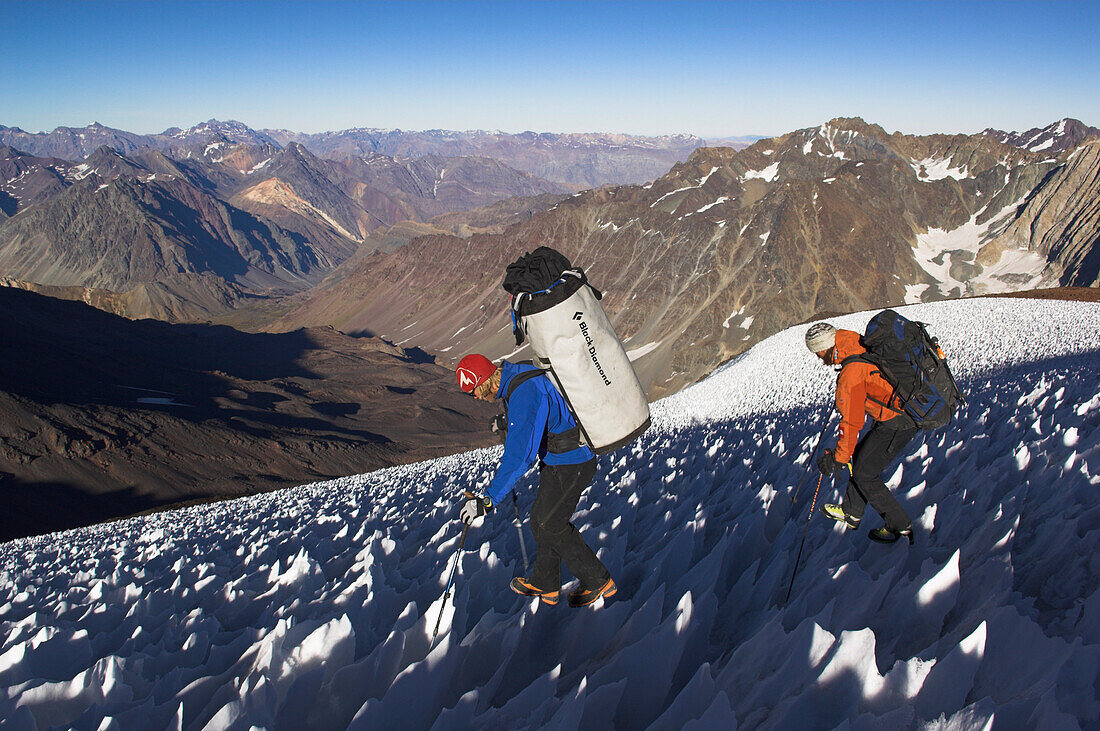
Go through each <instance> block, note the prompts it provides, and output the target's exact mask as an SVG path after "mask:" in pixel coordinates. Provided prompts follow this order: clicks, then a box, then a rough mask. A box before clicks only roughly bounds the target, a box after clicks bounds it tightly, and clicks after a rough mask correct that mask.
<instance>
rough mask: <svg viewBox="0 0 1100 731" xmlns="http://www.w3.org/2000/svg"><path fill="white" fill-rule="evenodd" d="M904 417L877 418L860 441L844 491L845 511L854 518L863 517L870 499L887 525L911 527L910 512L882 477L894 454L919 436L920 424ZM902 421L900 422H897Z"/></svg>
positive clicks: (891, 526)
mask: <svg viewBox="0 0 1100 731" xmlns="http://www.w3.org/2000/svg"><path fill="white" fill-rule="evenodd" d="M901 419H902V417H898V416H896V417H894V418H893V419H890V421H876V422H875V423H874V425H873V426H872V427H871V429H870V430H869V431H868V432H867V433H866V434H865V435H863V439H861V440H860V441H859V444H857V445H856V451H855V455H853V457H852V479H851V480H849V481H848V492H847V493H846V494H845V495H844V512H845V513H847V514H848V515H850V516H852V517H853V518H862V517H863V511H864V510H865V509H866V508H867V504H868V503H870V504H871V507H872V508H874V509H875V510H877V511H878V513H879V515H881V516H882V519H883V520H884V521H885V522H886V527H887V528H888V529H890V530H892V531H899V530H902V529H904V528H908V527H910V520H909V516H908V515H907V514H906V512H905V508H903V507H901V503H899V502H898V501H897V498H895V497H894V496H893V495H892V494H891V493H890V488H888V487H886V483H885V482H883V480H882V473H883V471H885V470H886V468H887V467H889V466H890V463H891V462H892V461H894V457H896V456H898V453H899V452H901V450H902V449H904V448H905V445H906V444H908V443H909V441H910V440H911V439H912V438H913V437H914V436H916V434H917V427H915V426H913V425H912V422H911V421H908V419H906V422H907V423H905V424H901V423H900V420H901ZM894 421H899V425H894V424H893V422H894Z"/></svg>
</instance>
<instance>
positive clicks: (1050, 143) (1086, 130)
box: [982, 117, 1100, 153]
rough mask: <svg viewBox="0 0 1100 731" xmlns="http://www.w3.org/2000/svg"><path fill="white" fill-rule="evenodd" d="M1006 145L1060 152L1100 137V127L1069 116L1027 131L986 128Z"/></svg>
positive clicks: (1037, 150) (1033, 150)
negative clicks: (1091, 125) (1004, 130)
mask: <svg viewBox="0 0 1100 731" xmlns="http://www.w3.org/2000/svg"><path fill="white" fill-rule="evenodd" d="M982 134H983V135H984V136H987V137H990V138H992V139H995V140H997V141H998V142H1002V143H1004V144H1006V145H1012V146H1013V147H1019V148H1022V149H1025V150H1028V151H1029V152H1051V153H1059V152H1065V151H1067V150H1072V149H1073V148H1075V147H1077V146H1078V145H1081V144H1082V143H1084V142H1085V141H1087V140H1090V139H1100V129H1097V128H1096V127H1089V126H1088V125H1086V124H1084V123H1083V122H1081V121H1080V120H1077V119H1071V118H1069V117H1067V118H1065V119H1060V120H1058V121H1057V122H1052V123H1051V124H1048V125H1047V126H1046V127H1036V128H1034V129H1029V130H1028V131H1026V132H1003V131H1001V130H997V129H992V128H989V129H986V130H984V131H983V132H982Z"/></svg>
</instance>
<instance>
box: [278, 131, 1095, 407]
mask: <svg viewBox="0 0 1100 731" xmlns="http://www.w3.org/2000/svg"><path fill="white" fill-rule="evenodd" d="M1078 149H1084V150H1091V147H1089V145H1088V144H1086V145H1085V146H1084V147H1083V148H1078ZM1080 154H1081V158H1080V160H1081V161H1082V162H1087V163H1088V164H1087V165H1084V166H1081V165H1079V166H1077V167H1082V168H1084V169H1082V170H1081V171H1080V172H1077V173H1070V172H1067V171H1068V170H1069V169H1070V168H1072V167H1073V166H1072V165H1070V166H1067V163H1066V161H1065V160H1063V159H1058V158H1055V159H1051V158H1049V157H1048V153H1046V152H1042V153H1033V152H1029V151H1027V150H1023V149H1020V148H1018V147H1015V146H1011V145H1006V144H1003V143H1001V142H998V141H996V140H993V139H991V138H989V137H988V136H983V135H934V136H927V137H913V136H906V135H900V134H893V135H891V134H887V133H886V132H885V130H883V129H882V128H881V127H879V126H877V125H869V124H867V123H865V122H864V121H863V120H859V119H837V120H833V121H831V122H829V123H826V124H822V125H819V126H817V127H811V128H807V129H804V130H797V131H795V132H792V133H788V134H786V135H783V136H780V137H776V138H771V139H768V140H761V141H759V142H757V143H755V144H754V145H752V146H750V147H748V148H746V149H744V150H741V151H736V150H732V149H728V148H700V149H699V150H696V151H694V152H693V153H692V155H691V156H690V157H689V158H688V160H686V161H685V162H683V163H679V164H678V165H676V166H674V167H673V168H672V169H671V170H670V171H669V173H668V174H667V175H665V176H663V177H661V178H659V179H657V180H655V181H654V182H652V183H651V184H647V185H645V186H618V187H611V188H606V189H600V190H589V191H584V192H582V193H579V194H577V195H575V196H572V197H570V198H567V199H565V200H563V201H561V202H560V203H559V204H558V205H557V206H555V207H554V208H553V209H551V210H549V211H545V212H541V213H537V214H535V215H534V216H533V217H532V218H530V219H528V220H526V221H523V222H520V223H516V224H514V225H512V226H511V227H509V228H508V229H506V230H505V231H504V232H502V233H501V234H498V235H492V234H485V235H475V236H473V237H471V238H469V239H458V238H455V237H446V236H438V235H432V236H425V237H422V238H418V239H413V240H412V241H410V242H409V244H408V245H407V246H405V247H404V248H402V249H400V250H398V251H396V252H393V253H392V254H387V255H382V254H376V255H371V256H368V257H366V258H364V259H361V260H359V261H358V269H357V271H355V272H353V273H348V274H347V275H346V276H345V278H344V279H343V282H342V283H341V284H339V285H337V286H335V287H329V288H326V289H325V290H323V291H322V290H318V291H316V292H314V293H312V296H310V297H309V298H307V302H306V303H305V304H303V305H301V306H300V307H299V308H298V309H297V310H295V311H293V312H291V313H289V314H288V315H286V316H285V317H284V318H283V319H282V320H280V321H279V322H277V323H276V324H275V326H274V328H273V329H276V330H277V329H280V328H282V327H291V326H298V325H301V324H304V323H311V324H320V323H324V324H328V325H331V326H333V327H336V328H338V329H341V330H344V331H347V332H369V333H373V334H378V335H381V336H384V337H386V338H388V339H390V340H392V341H393V342H395V343H399V344H415V345H418V346H419V347H422V348H424V349H425V350H428V351H429V352H433V353H438V354H440V355H441V356H442V357H445V358H451V357H454V358H455V359H457V358H458V357H460V356H461V354H462V353H464V352H471V351H479V352H482V351H483V352H486V354H488V355H490V356H491V357H502V356H507V355H509V354H511V353H512V351H513V350H514V344H512V340H511V333H510V325H509V322H508V319H507V300H506V296H505V295H504V293H503V292H502V291H499V290H498V289H497V286H498V284H499V281H500V277H502V276H503V271H504V267H505V266H506V264H507V263H509V262H510V261H512V260H514V259H515V258H517V257H518V256H519V255H521V254H523V253H525V252H528V251H531V250H533V249H534V248H536V247H537V246H539V245H549V246H552V247H554V248H558V249H559V250H561V251H562V252H563V253H565V254H566V255H567V256H568V257H570V258H571V259H572V261H573V262H574V263H575V264H577V265H580V266H583V267H584V268H585V269H586V272H587V273H588V275H589V278H590V280H591V281H592V282H593V283H594V284H595V285H596V286H597V287H599V288H600V289H602V290H603V291H604V292H605V293H606V297H605V299H604V306H605V308H606V309H607V310H608V311H609V314H610V315H611V317H612V320H613V322H614V324H615V327H616V329H617V330H618V332H619V334H620V336H622V337H623V338H624V340H625V341H626V346H627V349H628V351H644V352H645V355H644V356H642V357H640V358H639V360H638V361H636V367H637V368H638V369H639V370H640V371H641V374H642V377H643V382H644V383H646V384H647V385H648V386H649V388H650V393H651V395H653V396H656V395H660V394H663V393H669V392H671V391H675V390H676V389H678V388H679V387H681V386H683V385H684V384H685V383H690V382H693V381H694V380H697V379H698V378H699V377H701V376H702V375H704V374H706V373H708V372H710V370H712V369H713V368H714V367H715V366H716V365H717V364H718V363H721V362H724V361H725V360H728V359H729V358H730V357H732V356H734V355H736V354H737V353H739V352H742V351H743V350H744V349H745V348H746V347H748V346H749V345H751V344H752V343H753V342H756V341H757V340H759V339H760V338H762V337H766V336H767V335H768V334H770V333H773V332H777V331H778V330H779V329H782V328H783V327H786V326H789V325H790V324H792V323H794V322H800V321H803V320H804V319H806V318H807V317H809V316H810V315H812V314H813V313H814V312H821V311H841V312H844V311H851V310H854V309H866V308H869V307H875V306H887V305H894V304H901V303H904V302H914V301H920V300H922V299H941V298H945V297H961V296H965V295H969V294H977V293H980V292H996V291H1005V290H1011V289H1029V288H1034V287H1039V286H1044V285H1047V286H1049V285H1050V284H1054V283H1059V282H1060V283H1061V284H1063V285H1079V286H1093V285H1095V284H1096V282H1094V281H1090V280H1089V276H1090V275H1089V273H1088V272H1089V271H1090V270H1089V269H1088V267H1087V266H1085V265H1084V264H1083V262H1085V261H1086V260H1088V261H1094V259H1091V258H1089V257H1091V256H1093V255H1091V254H1089V253H1088V252H1092V251H1094V250H1095V248H1096V244H1095V235H1096V231H1095V229H1096V227H1097V223H1096V220H1095V216H1083V217H1078V219H1077V220H1078V222H1079V226H1078V227H1077V229H1075V230H1074V232H1073V233H1072V236H1074V237H1075V239H1074V241H1075V243H1073V244H1072V245H1071V244H1069V243H1068V242H1067V244H1066V246H1065V247H1064V248H1065V249H1066V251H1067V252H1069V251H1073V252H1075V253H1073V254H1069V253H1067V254H1066V256H1065V257H1063V258H1062V259H1059V258H1058V255H1057V254H1048V253H1046V251H1049V252H1054V251H1055V249H1056V248H1057V247H1055V246H1053V245H1049V244H1048V249H1047V250H1045V251H1042V250H1040V246H1039V244H1040V241H1039V238H1040V237H1039V236H1038V234H1036V236H1035V238H1034V240H1033V239H1032V238H1031V237H1030V235H1027V236H1023V237H1022V238H1021V236H1022V235H1023V233H1024V232H1028V231H1030V226H1029V224H1027V223H1026V222H1027V221H1031V220H1033V218H1034V217H1036V216H1038V215H1039V211H1041V210H1045V211H1047V212H1048V214H1049V213H1051V212H1053V211H1055V210H1063V209H1065V207H1066V205H1067V204H1068V205H1071V206H1076V207H1078V208H1081V210H1092V209H1093V208H1094V206H1093V205H1092V204H1091V203H1090V201H1093V200H1096V198H1097V197H1100V189H1098V188H1097V184H1096V181H1095V175H1093V176H1089V175H1088V173H1087V172H1086V171H1085V169H1087V170H1091V167H1090V166H1091V165H1093V164H1094V163H1093V161H1092V157H1091V153H1086V152H1082V153H1080ZM1062 155H1063V157H1065V156H1066V154H1065V153H1063V154H1062ZM1067 176H1068V177H1074V176H1076V177H1074V179H1075V180H1080V181H1086V182H1087V185H1085V186H1084V187H1079V186H1078V187H1075V185H1068V184H1063V183H1065V182H1066V179H1067ZM1029 199H1030V200H1032V201H1040V200H1051V201H1056V202H1055V203H1054V204H1053V205H1047V206H1040V205H1039V204H1038V203H1035V204H1033V205H1030V206H1027V205H1023V204H1024V203H1025V201H1026V200H1029ZM1070 199H1072V200H1070ZM1074 210H1076V208H1074ZM1014 222H1015V223H1016V226H1015V228H1013V229H1012V231H1011V232H1009V231H1008V230H1009V227H1010V226H1011V225H1012V224H1013V223H1014ZM1048 229H1049V230H1053V229H1052V228H1050V227H1049V226H1048ZM1006 232H1008V233H1007V234H1006ZM1060 235H1061V234H1060V233H1058V232H1057V231H1055V232H1054V233H1053V234H1052V237H1053V238H1054V239H1057V238H1058V236H1060ZM426 262H432V265H431V266H427V265H426ZM1074 267H1077V268H1076V269H1074ZM1078 275H1080V276H1078ZM410 282H415V283H416V284H417V288H418V289H419V290H420V291H421V292H435V291H438V292H446V293H450V294H449V299H448V302H450V303H452V305H451V306H449V307H447V308H440V309H439V310H433V309H432V307H431V306H430V304H428V303H426V302H425V298H424V297H423V296H422V295H418V296H416V297H411V296H410V295H409V293H408V292H409V283H410ZM458 333H461V336H460V337H456V335H457V334H458ZM520 357H522V356H520Z"/></svg>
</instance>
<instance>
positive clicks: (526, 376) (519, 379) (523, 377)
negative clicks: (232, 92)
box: [504, 368, 545, 408]
mask: <svg viewBox="0 0 1100 731" xmlns="http://www.w3.org/2000/svg"><path fill="white" fill-rule="evenodd" d="M544 373H545V371H544V370H542V369H541V368H534V369H532V370H529V371H523V372H522V373H518V374H516V375H514V376H512V380H511V381H508V388H507V389H505V391H504V405H505V408H507V406H508V399H510V398H511V397H512V393H513V392H515V390H516V389H517V388H519V387H520V386H521V385H522V384H524V383H526V382H527V381H530V380H531V379H532V378H538V377H539V376H541V375H543V374H544Z"/></svg>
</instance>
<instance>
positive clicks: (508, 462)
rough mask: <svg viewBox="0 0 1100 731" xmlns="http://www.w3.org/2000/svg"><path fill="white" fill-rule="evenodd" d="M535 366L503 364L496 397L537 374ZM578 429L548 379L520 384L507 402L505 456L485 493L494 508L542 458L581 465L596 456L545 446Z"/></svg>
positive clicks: (583, 450) (585, 449) (553, 462)
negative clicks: (547, 440)
mask: <svg viewBox="0 0 1100 731" xmlns="http://www.w3.org/2000/svg"><path fill="white" fill-rule="evenodd" d="M534 369H535V366H532V365H518V364H515V363H509V362H508V361H504V362H503V363H501V371H502V373H501V378H500V389H499V390H498V391H497V394H496V397H497V398H503V397H504V394H506V393H508V384H509V383H510V382H511V380H512V379H513V378H514V377H515V376H516V375H518V374H520V373H523V372H524V371H530V370H534ZM576 425H577V422H576V420H575V419H574V418H573V413H572V412H571V411H570V410H569V407H568V406H567V405H566V403H565V399H564V398H562V396H561V394H560V393H558V389H557V388H555V387H554V384H552V383H550V380H549V379H548V378H545V377H539V378H532V379H530V380H527V381H525V382H523V383H521V384H520V385H519V386H517V387H516V390H515V391H513V392H512V395H511V397H509V399H508V436H507V437H506V438H505V440H504V456H503V457H502V458H501V460H500V467H498V468H497V474H496V476H495V477H494V478H493V481H492V482H491V483H489V489H488V490H486V493H487V494H488V496H489V498H490V499H492V501H493V503H494V504H497V503H499V502H500V501H501V500H502V499H504V498H505V497H506V496H507V495H508V493H510V492H511V491H512V488H514V487H515V485H516V482H518V481H519V479H520V478H521V477H523V475H524V474H525V473H526V472H527V470H528V469H530V467H531V465H533V464H534V463H535V460H537V459H539V458H540V457H541V458H542V460H543V462H545V463H546V464H548V465H563V464H582V463H584V462H587V461H588V460H590V459H592V458H593V457H594V456H595V455H594V454H593V453H592V450H590V449H589V448H588V447H586V446H584V445H581V446H580V447H578V448H576V449H574V450H572V451H569V452H563V453H560V454H559V453H556V452H547V451H546V449H545V447H544V446H543V442H544V441H545V440H544V439H543V437H545V436H546V434H548V433H549V434H561V433H562V432H565V431H569V430H570V429H572V428H573V427H575V426H576Z"/></svg>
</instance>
